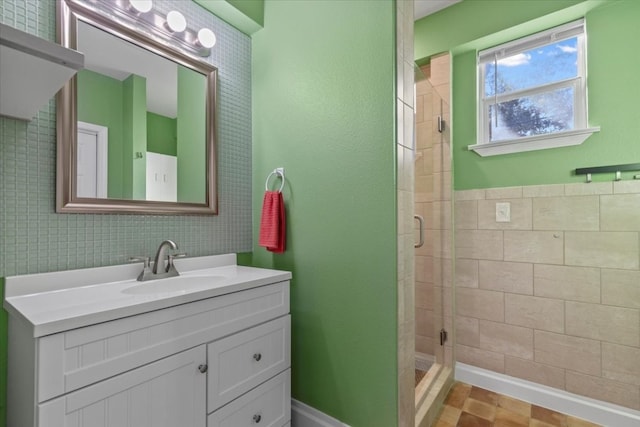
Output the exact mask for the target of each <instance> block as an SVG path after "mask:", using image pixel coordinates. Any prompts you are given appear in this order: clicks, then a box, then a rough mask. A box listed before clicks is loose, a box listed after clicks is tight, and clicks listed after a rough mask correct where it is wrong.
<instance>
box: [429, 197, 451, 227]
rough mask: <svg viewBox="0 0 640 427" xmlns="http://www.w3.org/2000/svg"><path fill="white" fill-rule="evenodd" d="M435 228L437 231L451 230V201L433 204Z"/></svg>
mask: <svg viewBox="0 0 640 427" xmlns="http://www.w3.org/2000/svg"><path fill="white" fill-rule="evenodd" d="M433 228H434V229H436V230H450V229H451V201H450V200H445V201H434V202H433Z"/></svg>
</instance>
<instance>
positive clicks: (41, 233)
mask: <svg viewBox="0 0 640 427" xmlns="http://www.w3.org/2000/svg"><path fill="white" fill-rule="evenodd" d="M55 3H56V2H54V1H39V0H3V1H1V2H0V22H3V23H4V24H7V25H10V26H13V27H16V28H18V29H20V30H23V31H26V32H28V33H31V34H35V35H38V36H40V37H43V38H45V39H49V40H54V39H55ZM154 4H155V5H156V6H155V7H158V8H160V9H162V10H165V9H166V10H169V9H170V8H175V9H177V10H180V11H181V12H183V14H184V15H185V16H186V18H187V21H188V22H189V23H190V25H192V26H194V27H208V28H211V29H212V30H213V31H214V32H215V33H216V36H217V44H216V45H215V46H214V48H213V49H212V55H211V56H210V57H209V58H207V60H208V61H209V62H211V63H212V64H213V65H215V66H216V67H217V68H218V86H219V88H218V91H219V92H218V106H217V118H218V135H217V136H218V147H217V155H218V204H219V214H218V215H217V216H157V215H112V214H100V215H90V214H56V213H55V185H56V128H55V120H56V115H55V101H54V100H53V99H52V100H51V101H49V103H48V105H45V106H43V108H42V109H41V110H40V112H39V113H38V115H37V117H36V118H34V119H33V120H32V121H31V122H21V121H17V120H13V119H7V118H0V255H1V256H0V277H2V276H10V275H16V274H26V273H37V272H44V271H56V270H66V269H75V268H84V267H94V266H103V265H112V264H120V263H124V262H126V261H127V259H128V258H129V257H130V256H133V255H149V256H151V255H153V253H154V251H155V249H156V248H157V246H158V244H159V243H160V241H162V240H163V239H167V238H170V239H173V240H175V241H176V242H177V243H178V245H179V246H180V250H181V251H185V252H187V253H188V254H189V255H190V256H192V255H193V256H198V255H208V254H218V253H228V252H248V251H251V249H252V219H251V218H252V212H251V40H250V38H249V37H248V36H246V35H245V34H243V33H241V32H240V31H238V30H236V29H235V28H233V27H231V26H230V25H228V24H227V23H225V22H224V21H222V20H220V19H219V18H217V17H216V16H214V15H212V14H211V13H209V12H207V11H205V10H204V9H203V8H201V7H200V6H198V5H197V4H195V3H194V2H191V1H189V2H186V1H178V0H173V1H156V2H154Z"/></svg>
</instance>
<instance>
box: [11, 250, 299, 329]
mask: <svg viewBox="0 0 640 427" xmlns="http://www.w3.org/2000/svg"><path fill="white" fill-rule="evenodd" d="M175 265H176V268H177V270H178V271H179V272H180V276H179V277H178V278H168V279H159V280H153V281H146V282H138V281H137V280H136V277H137V275H138V273H140V271H142V264H141V263H140V264H135V265H122V266H113V267H98V268H88V269H82V270H69V271H61V272H54V273H41V274H30V275H25V276H13V277H7V278H6V279H5V295H6V297H5V301H4V308H5V309H6V310H7V311H8V312H9V315H10V316H13V317H16V318H18V319H21V320H22V321H25V322H27V324H28V325H30V326H31V327H32V328H33V336H34V337H40V336H44V335H50V334H54V333H57V332H61V331H66V330H69V329H75V328H80V327H83V326H88V325H92V324H95V323H101V322H106V321H109V320H114V319H118V318H121V317H127V316H132V315H136V314H140V313H144V312H148V311H152V310H158V309H162V308H166V307H171V306H174V305H179V304H185V303H189V302H193V301H197V300H201V299H205V298H212V297H216V296H219V295H223V294H228V293H232V292H238V291H242V290H245V289H250V288H254V287H258V286H264V285H268V284H271V283H277V282H282V281H285V280H289V279H291V273H290V272H288V271H279V270H268V269H262V268H253V267H243V266H238V265H236V257H235V254H229V255H215V256H207V257H198V258H184V259H179V260H176V262H175ZM180 281H182V285H188V286H182V285H181V283H180ZM174 285H175V287H174ZM156 286H157V288H155V287H156ZM148 289H153V290H152V291H147V290H148Z"/></svg>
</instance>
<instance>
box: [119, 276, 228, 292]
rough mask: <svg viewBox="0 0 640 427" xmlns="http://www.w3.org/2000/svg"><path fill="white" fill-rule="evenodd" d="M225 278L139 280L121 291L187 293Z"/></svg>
mask: <svg viewBox="0 0 640 427" xmlns="http://www.w3.org/2000/svg"><path fill="white" fill-rule="evenodd" d="M225 280H227V277H226V276H205V275H203V276H178V277H170V278H168V279H158V280H151V281H148V282H138V283H136V284H134V285H132V286H131V287H129V288H126V289H123V290H122V291H121V292H122V293H123V294H130V295H151V294H173V293H187V292H193V291H198V290H202V289H208V288H211V287H212V286H215V285H216V284H218V283H220V282H222V281H225Z"/></svg>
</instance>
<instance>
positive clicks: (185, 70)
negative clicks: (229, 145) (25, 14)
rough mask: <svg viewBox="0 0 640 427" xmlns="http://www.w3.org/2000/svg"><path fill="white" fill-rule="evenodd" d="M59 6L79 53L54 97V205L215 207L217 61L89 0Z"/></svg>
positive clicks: (61, 24)
mask: <svg viewBox="0 0 640 427" xmlns="http://www.w3.org/2000/svg"><path fill="white" fill-rule="evenodd" d="M93 3H96V2H93ZM106 3H112V2H103V3H102V5H104V4H106ZM96 4H100V3H96ZM56 8H57V11H56V12H57V22H56V24H57V35H58V42H59V43H60V44H61V45H63V46H65V47H69V48H71V49H76V50H78V51H80V52H83V53H84V54H85V69H84V70H82V71H80V72H79V73H78V74H77V75H76V76H75V77H74V78H73V79H71V80H70V81H69V82H68V83H67V84H66V85H65V86H64V87H63V88H62V89H61V90H60V92H58V94H57V96H56V107H57V178H56V181H57V183H56V184H57V188H56V211H57V212H59V213H139V214H204V215H215V214H216V213H217V193H216V119H215V117H216V112H215V107H216V81H217V69H216V68H215V67H213V66H212V65H210V64H208V63H206V62H204V61H202V60H201V59H199V58H197V57H196V56H195V55H193V56H192V55H190V54H187V53H184V52H183V51H182V50H179V49H178V48H176V47H173V46H171V45H170V43H169V42H166V41H164V40H160V39H158V38H157V37H154V35H153V34H152V33H151V32H149V33H147V32H143V31H140V30H138V29H137V28H135V26H132V25H126V23H124V22H121V20H119V19H117V18H118V17H117V15H111V16H110V15H109V14H108V13H104V12H103V11H100V10H96V9H94V8H93V7H92V4H91V2H90V1H87V0H60V1H58V2H56Z"/></svg>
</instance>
